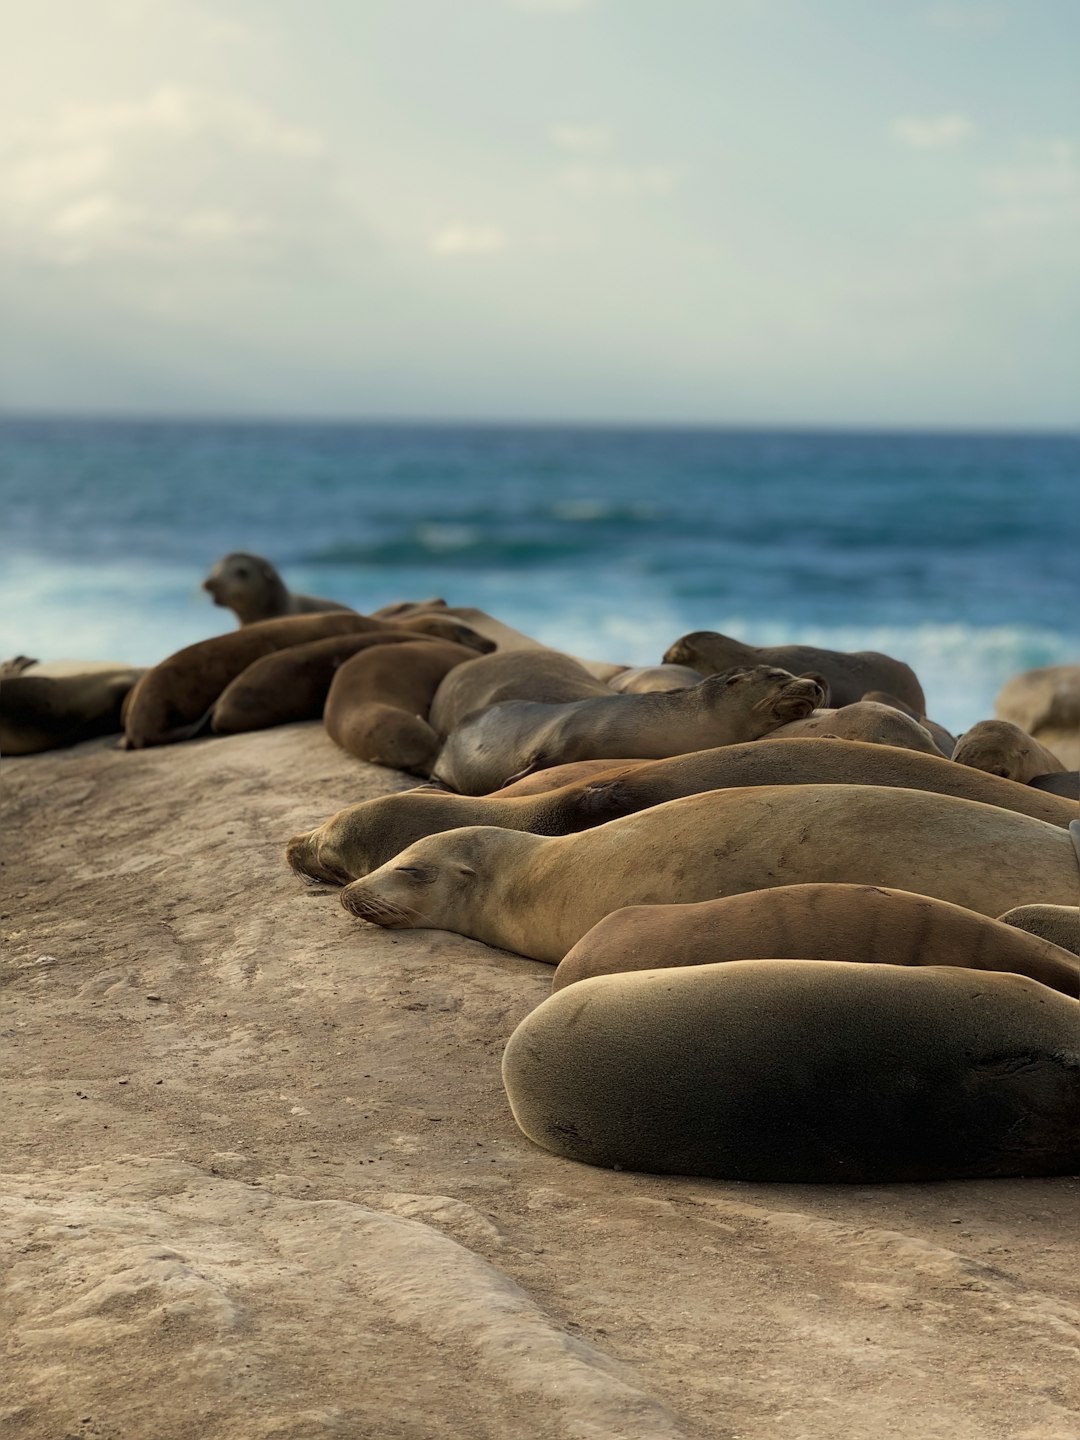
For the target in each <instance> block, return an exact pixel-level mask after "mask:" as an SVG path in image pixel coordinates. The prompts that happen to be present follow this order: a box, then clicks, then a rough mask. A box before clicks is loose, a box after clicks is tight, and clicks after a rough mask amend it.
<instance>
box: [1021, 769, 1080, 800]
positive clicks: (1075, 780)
mask: <svg viewBox="0 0 1080 1440" xmlns="http://www.w3.org/2000/svg"><path fill="white" fill-rule="evenodd" d="M1028 784H1029V785H1030V786H1031V788H1032V789H1033V790H1042V791H1044V792H1045V793H1046V794H1048V795H1062V796H1064V797H1065V799H1067V800H1080V770H1057V771H1054V772H1052V773H1051V774H1049V775H1036V776H1035V779H1034V780H1029V781H1028Z"/></svg>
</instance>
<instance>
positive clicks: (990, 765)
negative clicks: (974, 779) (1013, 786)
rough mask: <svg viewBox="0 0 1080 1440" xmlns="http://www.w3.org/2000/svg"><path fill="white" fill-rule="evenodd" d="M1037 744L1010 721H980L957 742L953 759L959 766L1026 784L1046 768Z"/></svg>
mask: <svg viewBox="0 0 1080 1440" xmlns="http://www.w3.org/2000/svg"><path fill="white" fill-rule="evenodd" d="M1039 749H1040V747H1039V746H1038V744H1037V742H1036V741H1033V740H1032V738H1031V736H1030V735H1029V734H1028V733H1027V732H1026V731H1025V730H1021V728H1020V726H1019V725H1014V724H1013V723H1012V721H1011V720H980V721H979V723H978V724H977V725H973V726H972V727H971V729H970V730H966V731H965V732H964V734H963V735H961V736H960V738H959V740H958V741H957V742H956V749H955V750H954V751H953V757H952V758H953V759H954V760H955V761H956V763H957V764H958V765H970V766H971V767H972V769H973V770H985V771H986V773H987V774H988V775H1000V776H1002V777H1003V779H1005V780H1018V781H1019V782H1020V783H1021V784H1022V785H1026V784H1027V782H1028V781H1029V780H1032V779H1033V778H1034V777H1035V776H1036V775H1038V774H1041V773H1042V772H1043V770H1044V769H1045V768H1046V767H1045V766H1044V765H1042V764H1041V763H1040V760H1039V758H1038V752H1039Z"/></svg>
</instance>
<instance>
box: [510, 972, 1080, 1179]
mask: <svg viewBox="0 0 1080 1440" xmlns="http://www.w3.org/2000/svg"><path fill="white" fill-rule="evenodd" d="M1078 1041H1080V1006H1078V1002H1077V1001H1075V1000H1071V999H1069V998H1068V997H1067V996H1065V995H1061V994H1058V993H1057V992H1056V991H1054V990H1049V989H1047V988H1046V986H1044V985H1040V984H1038V983H1037V982H1036V981H1034V980H1029V979H1027V978H1026V977H1025V976H1022V975H1010V974H994V973H987V974H976V973H973V972H972V971H970V970H958V969H953V968H951V967H944V966H939V967H927V968H925V969H923V968H915V969H908V968H906V967H904V966H900V965H859V964H837V963H834V962H829V961H820V962H816V963H812V964H807V963H806V962H805V961H802V960H780V959H762V960H734V961H731V962H730V963H728V964H720V965H702V966H695V967H692V968H689V969H680V970H643V971H638V972H637V973H635V974H630V975H603V976H599V977H597V978H595V979H592V980H584V981H582V982H581V983H580V984H578V985H570V986H568V987H567V988H566V989H565V990H560V991H559V992H558V993H557V994H555V995H552V996H551V997H550V998H549V999H547V1000H545V1001H544V1002H543V1004H542V1005H540V1006H539V1007H538V1008H537V1009H535V1010H533V1011H532V1012H531V1014H529V1015H527V1016H526V1017H525V1019H524V1020H523V1021H522V1022H521V1024H520V1025H519V1026H518V1027H517V1029H516V1030H515V1031H514V1033H513V1035H511V1037H510V1041H509V1043H508V1044H507V1047H506V1051H505V1054H504V1056H503V1083H504V1084H505V1087H506V1093H507V1096H508V1097H509V1100H510V1107H511V1109H512V1111H513V1114H514V1119H515V1120H516V1121H517V1123H518V1125H519V1126H520V1127H521V1129H522V1130H523V1131H524V1133H525V1134H526V1135H527V1136H528V1137H529V1139H530V1140H533V1141H535V1143H536V1144H538V1145H541V1146H543V1147H544V1148H545V1149H546V1150H550V1151H552V1152H554V1153H555V1154H557V1155H561V1156H564V1157H565V1158H566V1159H568V1160H579V1161H583V1162H584V1163H586V1164H589V1165H601V1166H606V1167H614V1168H616V1169H625V1170H644V1171H651V1172H658V1173H661V1174H681V1175H704V1176H712V1177H714V1178H716V1179H720V1180H743V1181H759V1182H760V1181H779V1182H788V1183H790V1182H809V1183H813V1184H835V1183H837V1182H847V1183H852V1184H871V1183H879V1182H898V1181H926V1180H950V1179H963V1178H989V1177H993V1176H1004V1175H1073V1174H1076V1173H1077V1171H1078V1170H1080V1044H1078Z"/></svg>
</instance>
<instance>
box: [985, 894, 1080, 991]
mask: <svg viewBox="0 0 1080 1440" xmlns="http://www.w3.org/2000/svg"><path fill="white" fill-rule="evenodd" d="M998 918H999V919H1000V920H1001V922H1002V923H1003V924H1005V925H1011V926H1013V927H1015V928H1016V929H1017V930H1026V931H1027V933H1028V934H1029V935H1038V936H1039V937H1040V938H1041V939H1043V940H1046V941H1047V942H1048V943H1049V944H1051V945H1057V946H1060V948H1061V949H1062V950H1071V951H1072V952H1073V954H1074V955H1080V906H1077V905H1017V906H1014V907H1013V909H1012V910H1006V911H1005V913H1004V915H1000V916H999V917H998ZM1072 993H1073V994H1074V995H1075V994H1076V993H1077V992H1076V991H1075V990H1074V991H1073V992H1072Z"/></svg>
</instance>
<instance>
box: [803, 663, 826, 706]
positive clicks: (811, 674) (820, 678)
mask: <svg viewBox="0 0 1080 1440" xmlns="http://www.w3.org/2000/svg"><path fill="white" fill-rule="evenodd" d="M799 679H800V680H816V681H817V683H818V684H819V685H820V686H821V688H822V690H823V691H824V692H825V697H824V699H823V700H822V702H821V704H820V705H819V706H818V709H819V710H828V709H829V702H830V701H831V700H832V691H831V690H830V689H829V682H828V680H826V679H825V676H824V675H820V674H819V673H818V672H817V671H816V670H804V671H803V673H802V674H801V675H800V676H799Z"/></svg>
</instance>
